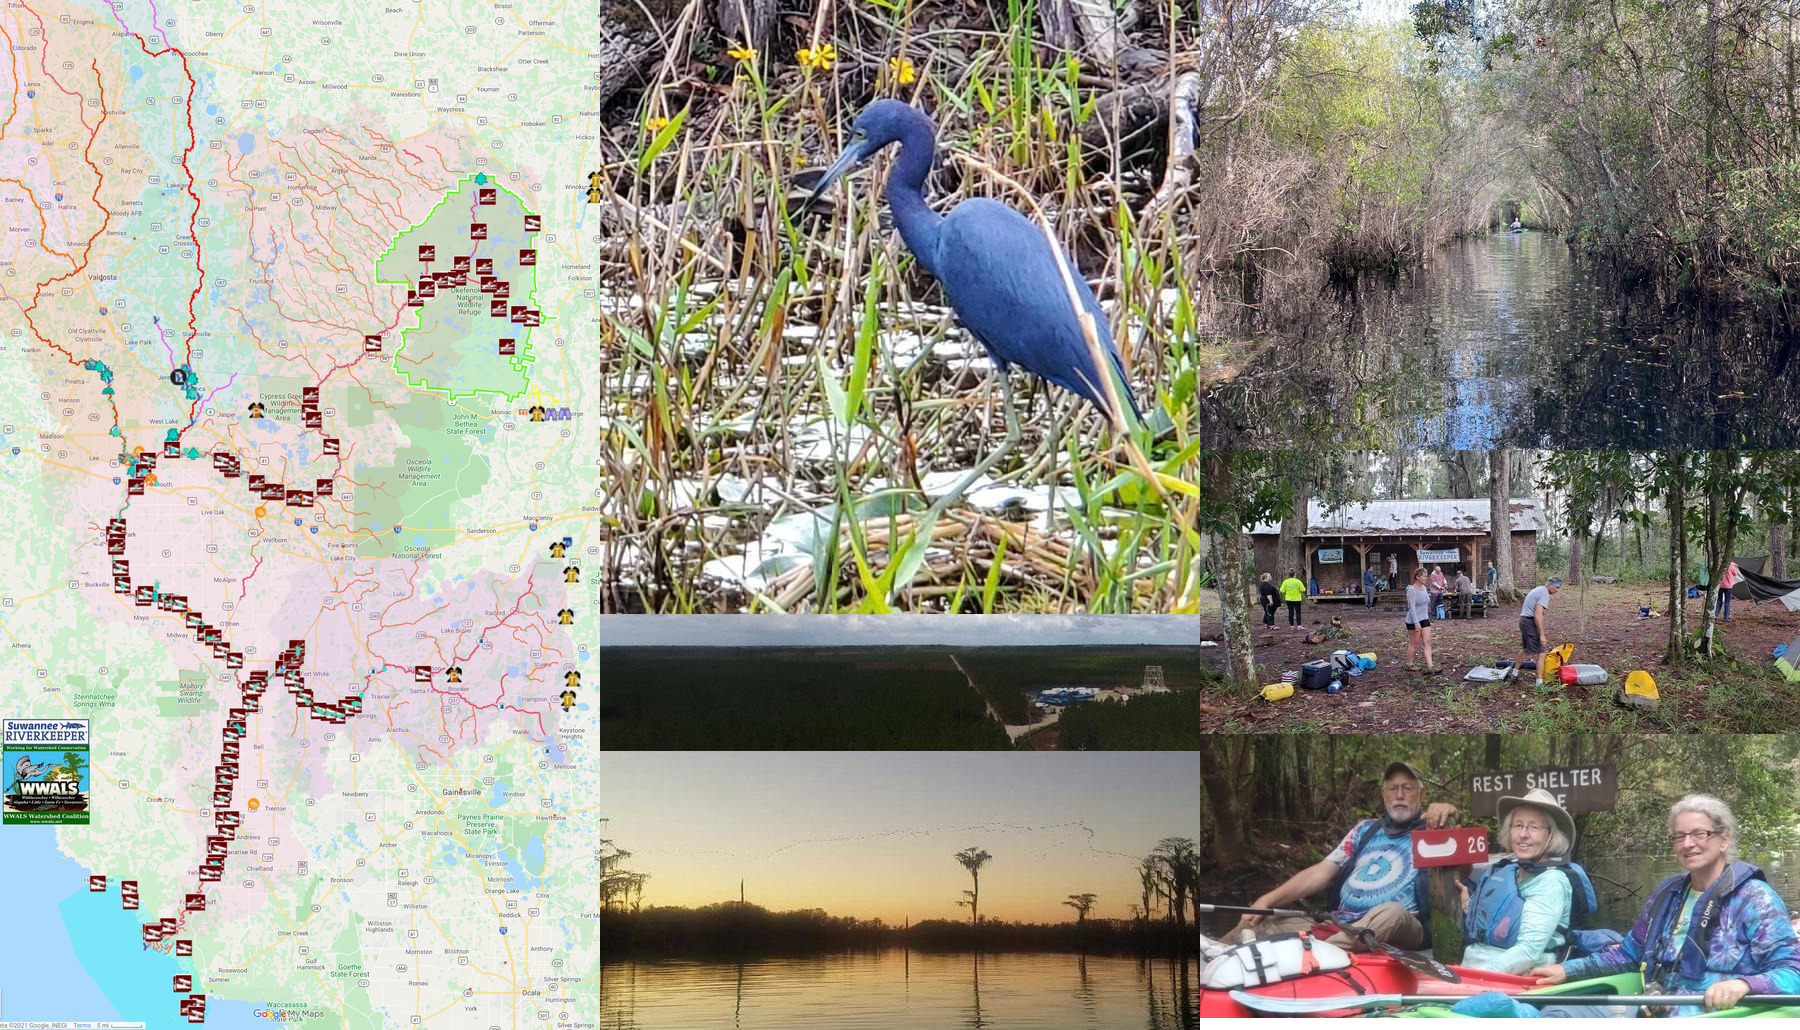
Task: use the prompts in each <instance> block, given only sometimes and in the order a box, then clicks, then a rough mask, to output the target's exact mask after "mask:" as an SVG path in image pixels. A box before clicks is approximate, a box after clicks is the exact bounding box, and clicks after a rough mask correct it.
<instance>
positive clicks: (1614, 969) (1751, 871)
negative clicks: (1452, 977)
mask: <svg viewBox="0 0 1800 1030" xmlns="http://www.w3.org/2000/svg"><path fill="white" fill-rule="evenodd" d="M1668 825H1669V837H1668V840H1669V846H1670V847H1671V848H1672V849H1673V850H1674V852H1675V860H1676V861H1677V862H1679V863H1681V867H1682V869H1683V870H1684V871H1683V872H1679V873H1676V874H1675V875H1674V876H1671V877H1669V878H1668V879H1666V880H1664V881H1663V882H1662V883H1661V884H1659V885H1658V886H1657V888H1656V889H1655V890H1654V891H1651V892H1650V897H1649V899H1648V900H1647V901H1645V902H1644V908H1643V910H1642V911H1641V912H1639V913H1638V917H1637V922H1635V923H1633V924H1632V925H1631V933H1629V934H1627V935H1626V937H1625V939H1624V940H1622V941H1620V942H1619V943H1617V944H1615V945H1613V946H1612V947H1610V948H1608V949H1606V950H1605V951H1602V952H1600V953H1599V954H1597V955H1589V956H1587V957H1585V958H1578V959H1571V960H1570V961H1568V962H1564V963H1561V964H1559V965H1549V966H1538V967H1537V968H1535V969H1533V970H1532V971H1531V974H1530V975H1532V976H1535V977H1537V978H1538V983H1539V984H1541V985H1545V986H1549V985H1552V984H1559V983H1563V982H1564V981H1567V980H1581V979H1585V978H1588V977H1595V976H1606V975H1609V974H1612V973H1622V972H1625V971H1626V970H1634V969H1641V970H1643V975H1644V993H1645V994H1699V995H1703V996H1704V998H1705V1008H1707V1009H1708V1010H1713V1011H1717V1010H1719V1009H1728V1008H1732V1007H1734V1006H1736V1005H1737V1003H1738V1002H1739V1001H1741V1000H1743V998H1744V996H1745V995H1748V994H1795V993H1800V941H1797V940H1796V939H1795V937H1794V928H1793V925H1792V924H1791V923H1789V921H1788V910H1787V905H1786V904H1785V903H1784V902H1783V901H1782V900H1781V895H1780V894H1777V893H1776V892H1775V888H1774V887H1771V886H1769V883H1768V880H1767V879H1765V878H1764V876H1763V872H1762V870H1761V869H1758V868H1757V867H1756V866H1753V865H1751V864H1750V863H1748V862H1742V861H1739V860H1738V858H1737V843H1738V841H1737V820H1736V819H1735V818H1733V817H1732V814H1731V809H1730V808H1728V807H1726V805H1725V803H1724V802H1723V801H1720V800H1719V799H1718V798H1716V797H1712V796H1711V795H1708V794H1689V795H1688V796H1687V797H1684V798H1682V799H1681V800H1680V801H1677V802H1675V807H1674V808H1672V809H1670V811H1669V823H1668ZM1699 1012H1700V1010H1699V1009H1698V1008H1696V1007H1694V1006H1679V1007H1677V1008H1675V1009H1674V1011H1673V1012H1672V1013H1671V1015H1675V1016H1691V1015H1698V1014H1699ZM1544 1014H1545V1015H1551V1014H1553V1013H1552V1012H1551V1011H1550V1010H1545V1013H1544ZM1554 1014H1555V1015H1568V1016H1587V1015H1592V1014H1593V1013H1592V1010H1591V1009H1579V1010H1577V1009H1575V1008H1574V1007H1573V1006H1568V1007H1564V1008H1562V1009H1561V1010H1560V1011H1557V1012H1555V1013H1554Z"/></svg>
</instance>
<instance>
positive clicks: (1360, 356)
mask: <svg viewBox="0 0 1800 1030" xmlns="http://www.w3.org/2000/svg"><path fill="white" fill-rule="evenodd" d="M1795 343H1796V340H1795V338H1794V337H1793V336H1792V335H1785V336H1784V335H1783V334H1781V333H1778V332H1776V331H1774V330H1772V329H1771V328H1770V327H1769V326H1768V325H1766V324H1762V323H1760V322H1758V321H1757V320H1755V319H1753V318H1750V317H1747V316H1745V315H1742V314H1733V313H1721V312H1716V311H1714V312H1708V313H1698V312H1693V311H1687V310H1683V309H1681V308H1679V307H1678V306H1676V305H1664V304H1661V303H1659V302H1658V301H1657V299H1656V298H1654V297H1653V296H1650V295H1649V293H1648V292H1647V291H1636V292H1628V291H1624V290H1622V289H1620V288H1618V287H1616V286H1614V285H1612V277H1611V276H1609V275H1604V274H1601V273H1600V272H1599V271H1598V270H1596V269H1595V268H1594V267H1592V266H1591V265H1589V264H1588V263H1586V262H1583V261H1579V260H1576V259H1575V258H1574V257H1573V256H1572V255H1571V252H1570V250H1569V248H1568V247H1567V246H1566V245H1565V244H1564V242H1563V241H1562V239H1561V238H1560V237H1556V236H1548V235H1545V234H1543V233H1536V232H1526V233H1520V234H1511V233H1505V234H1500V235H1496V236H1490V237H1487V238H1484V239H1476V240H1469V241H1465V242H1462V243H1459V244H1454V245H1451V246H1448V247H1446V248H1444V249H1443V250H1441V251H1439V252H1438V253H1437V254H1436V255H1434V257H1433V260H1432V261H1431V262H1430V263H1429V264H1428V266H1427V267H1426V268H1424V269H1423V270H1421V271H1418V272H1416V273H1413V274H1411V275H1409V276H1407V277H1406V278H1404V279H1403V280H1401V281H1399V282H1377V281H1371V280H1364V281H1363V282H1361V283H1359V284H1358V285H1357V287H1356V288H1355V289H1351V290H1342V291H1337V292H1334V293H1333V295H1332V296H1330V297H1328V298H1325V299H1323V300H1322V302H1321V304H1320V306H1319V309H1318V310H1317V311H1316V312H1315V314H1314V315H1313V316H1312V317H1310V318H1308V319H1306V320H1305V321H1303V322H1302V323H1301V324H1299V325H1297V326H1294V327H1292V328H1291V329H1290V330H1288V331H1285V332H1282V333H1278V334H1268V335H1266V336H1264V337H1262V338H1260V339H1258V340H1257V341H1256V342H1255V344H1254V354H1253V355H1252V356H1251V357H1250V358H1249V360H1248V362H1247V364H1246V365H1245V366H1244V368H1243V370H1242V371H1241V372H1240V373H1239V374H1238V375H1237V376H1236V377H1234V378H1233V379H1232V380H1231V381H1229V382H1227V383H1224V384H1222V385H1221V386H1220V387H1218V388H1217V389H1216V390H1215V392H1214V399H1215V402H1216V403H1218V404H1219V405H1220V406H1221V409H1222V412H1223V413H1224V414H1225V417H1226V419H1227V420H1228V422H1229V423H1231V424H1232V425H1231V428H1230V429H1229V430H1228V431H1227V432H1228V435H1229V436H1230V437H1231V438H1232V439H1234V440H1237V441H1241V442H1242V443H1241V445H1242V446H1247V447H1256V448H1272V447H1286V446H1316V445H1318V444H1319V443H1320V442H1321V441H1323V442H1326V443H1329V444H1332V445H1335V446H1340V447H1371V448H1391V447H1412V448H1455V449H1474V450H1481V449H1491V448H1494V447H1502V446H1504V447H1532V448H1553V449H1579V448H1589V447H1618V448H1632V449H1660V448H1725V447H1751V448H1780V449H1789V448H1796V447H1800V404H1796V403H1795V401H1796V399H1797V398H1800V361H1795V360H1793V358H1794V354H1795V350H1796V346H1795Z"/></svg>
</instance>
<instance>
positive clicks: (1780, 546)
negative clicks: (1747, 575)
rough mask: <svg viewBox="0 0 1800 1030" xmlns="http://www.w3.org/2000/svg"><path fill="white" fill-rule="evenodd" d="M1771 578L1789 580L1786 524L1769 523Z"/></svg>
mask: <svg viewBox="0 0 1800 1030" xmlns="http://www.w3.org/2000/svg"><path fill="white" fill-rule="evenodd" d="M1769 576H1770V578H1772V579H1786V578H1787V525H1786V524H1785V523H1781V522H1771V523H1769Z"/></svg>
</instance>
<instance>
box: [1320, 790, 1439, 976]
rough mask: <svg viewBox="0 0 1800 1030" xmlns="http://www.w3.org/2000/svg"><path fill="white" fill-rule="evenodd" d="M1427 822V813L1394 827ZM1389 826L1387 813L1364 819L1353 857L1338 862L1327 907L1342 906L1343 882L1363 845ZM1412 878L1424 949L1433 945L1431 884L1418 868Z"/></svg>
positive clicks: (1411, 827)
mask: <svg viewBox="0 0 1800 1030" xmlns="http://www.w3.org/2000/svg"><path fill="white" fill-rule="evenodd" d="M1424 826H1425V818H1424V816H1419V817H1418V818H1415V819H1413V821H1411V822H1409V823H1407V824H1405V825H1404V826H1400V827H1395V828H1396V829H1399V830H1401V831H1404V832H1411V831H1413V830H1418V829H1423V828H1424ZM1386 827H1387V818H1386V817H1385V816H1384V817H1382V818H1378V819H1367V820H1364V821H1363V827H1362V829H1361V830H1360V831H1359V832H1358V833H1357V835H1356V846H1355V849H1354V850H1353V851H1352V852H1351V854H1350V860H1349V861H1348V862H1345V863H1344V864H1343V865H1341V866H1338V871H1337V876H1336V878H1334V879H1333V880H1332V881H1331V890H1330V893H1329V900H1328V906H1327V907H1329V908H1330V909H1331V910H1332V911H1334V912H1336V911H1339V910H1340V909H1341V908H1342V905H1343V893H1344V884H1345V883H1346V882H1348V881H1349V879H1350V874H1351V873H1353V872H1355V871H1356V859H1357V856H1359V855H1361V854H1362V853H1363V849H1364V848H1366V847H1368V846H1369V841H1371V840H1373V839H1374V837H1375V835H1376V834H1377V833H1380V832H1382V831H1383V830H1384V829H1385V828H1386ZM1411 860H1412V855H1411V852H1410V850H1409V851H1408V853H1407V861H1408V862H1411ZM1412 878H1413V907H1414V908H1415V909H1417V914H1418V917H1419V926H1420V927H1421V928H1422V929H1423V930H1424V931H1425V942H1424V944H1422V945H1420V948H1421V950H1423V949H1426V948H1430V947H1431V884H1430V883H1429V882H1428V881H1427V879H1426V878H1425V877H1424V876H1421V875H1420V874H1419V871H1418V870H1417V869H1414V870H1413V871H1412Z"/></svg>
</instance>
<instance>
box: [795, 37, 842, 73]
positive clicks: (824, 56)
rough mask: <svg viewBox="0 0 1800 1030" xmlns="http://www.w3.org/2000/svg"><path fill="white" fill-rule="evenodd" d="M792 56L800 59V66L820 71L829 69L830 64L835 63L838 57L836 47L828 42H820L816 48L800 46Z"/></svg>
mask: <svg viewBox="0 0 1800 1030" xmlns="http://www.w3.org/2000/svg"><path fill="white" fill-rule="evenodd" d="M794 56H795V57H796V58H798V59H799V60H800V67H802V68H817V69H818V70H819V71H822V72H828V71H830V70H831V68H832V66H833V65H835V64H837V59H838V55H837V48H836V47H834V46H832V45H831V44H830V43H820V44H819V46H818V49H816V50H815V49H813V48H812V47H801V48H800V49H799V51H798V52H796V53H795V54H794Z"/></svg>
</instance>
